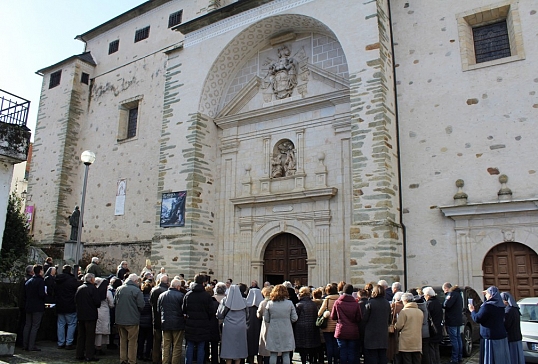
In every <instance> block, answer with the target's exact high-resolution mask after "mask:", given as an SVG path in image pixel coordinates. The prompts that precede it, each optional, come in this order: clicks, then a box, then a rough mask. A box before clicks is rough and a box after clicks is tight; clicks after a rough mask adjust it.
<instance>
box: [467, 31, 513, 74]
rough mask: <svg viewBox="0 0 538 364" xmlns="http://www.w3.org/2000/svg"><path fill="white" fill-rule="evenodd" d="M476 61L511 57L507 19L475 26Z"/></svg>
mask: <svg viewBox="0 0 538 364" xmlns="http://www.w3.org/2000/svg"><path fill="white" fill-rule="evenodd" d="M473 39H474V48H475V56H476V63H481V62H487V61H493V60H495V59H499V58H505V57H510V56H511V53H510V39H509V38H508V28H507V26H506V20H503V21H500V22H497V23H493V24H488V25H483V26H479V27H476V28H473Z"/></svg>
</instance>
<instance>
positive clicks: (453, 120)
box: [392, 0, 538, 288]
mask: <svg viewBox="0 0 538 364" xmlns="http://www.w3.org/2000/svg"><path fill="white" fill-rule="evenodd" d="M505 3H509V2H504V3H502V4H501V3H499V2H498V1H490V0H477V1H472V2H469V1H463V0H461V1H451V2H449V3H448V2H443V1H406V2H396V1H394V2H392V17H393V26H394V29H393V30H394V37H395V39H394V41H395V46H394V49H395V55H394V58H395V63H396V64H397V65H398V66H397V68H396V75H397V92H398V114H399V125H400V143H401V161H402V163H401V166H402V186H401V188H402V194H403V206H402V208H403V212H404V224H405V226H406V231H407V258H408V269H409V281H408V282H409V285H410V286H418V285H430V284H431V285H440V284H442V283H443V282H445V281H452V282H458V281H460V284H461V283H464V282H463V277H459V276H458V264H459V265H461V264H465V262H458V258H457V257H458V255H457V247H456V245H457V243H456V235H455V230H454V227H455V224H454V221H452V220H451V219H449V218H447V217H445V216H444V215H443V213H442V212H441V211H440V209H439V207H440V206H447V205H452V204H454V200H453V196H454V194H455V193H456V192H457V188H456V186H455V182H456V180H457V179H463V180H464V181H465V186H464V188H463V191H464V192H465V193H467V194H468V202H469V203H482V202H491V201H497V199H498V196H497V192H498V191H499V189H500V188H501V184H500V183H499V181H498V178H499V175H500V174H505V175H507V176H508V184H507V186H508V187H509V188H510V189H511V190H512V191H513V198H514V199H529V198H535V197H536V190H535V187H534V186H536V183H537V182H538V181H537V178H538V175H537V173H536V172H537V168H536V158H535V155H534V154H535V153H534V151H535V149H536V147H535V140H536V137H537V136H538V135H537V131H536V130H537V129H536V127H535V125H534V120H535V119H536V117H535V115H536V108H537V107H538V106H537V105H538V103H537V102H538V99H537V98H536V91H537V89H538V83H537V80H538V79H537V78H536V69H537V67H538V60H537V59H538V57H537V56H538V46H537V44H536V41H535V39H534V38H535V34H534V31H533V29H536V28H537V26H538V15H536V11H537V10H538V9H537V7H536V2H534V1H519V2H517V3H516V2H512V4H513V6H514V4H515V5H517V4H518V6H519V16H520V19H521V30H522V36H523V47H524V51H525V55H526V57H525V59H523V60H519V61H514V62H510V63H505V64H499V65H492V66H489V67H484V68H478V69H474V70H468V71H464V69H463V66H462V57H461V54H460V49H461V47H462V44H461V42H460V38H459V32H458V21H457V15H458V14H460V13H463V12H467V11H470V10H473V9H477V8H481V7H484V6H488V7H490V6H491V7H495V6H498V5H499V4H501V5H503V4H505ZM500 235H501V234H499V236H500ZM520 238H521V236H520ZM516 241H517V236H516ZM500 242H502V240H500V241H497V242H490V241H488V242H487V244H488V245H487V246H485V247H480V248H479V247H478V246H475V245H473V244H475V243H476V244H477V243H478V242H475V241H474V240H473V241H472V242H471V251H472V252H475V251H485V252H487V250H489V248H491V247H493V245H495V244H497V243H500ZM488 247H489V248H488ZM483 254H485V253H483ZM483 257H484V256H483V255H482V254H481V256H477V257H474V260H473V264H474V266H473V269H474V270H475V271H481V262H482V260H483ZM478 281H480V279H477V282H478ZM467 283H468V282H467ZM480 284H481V283H480ZM479 288H480V287H479Z"/></svg>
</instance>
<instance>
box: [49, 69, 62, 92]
mask: <svg viewBox="0 0 538 364" xmlns="http://www.w3.org/2000/svg"><path fill="white" fill-rule="evenodd" d="M61 78H62V71H61V70H60V71H56V72H54V73H51V74H50V80H49V88H53V87H56V86H58V85H59V84H60V79H61Z"/></svg>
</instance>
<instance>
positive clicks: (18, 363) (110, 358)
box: [0, 341, 479, 364]
mask: <svg viewBox="0 0 538 364" xmlns="http://www.w3.org/2000/svg"><path fill="white" fill-rule="evenodd" d="M37 346H38V347H39V348H41V351H40V352H35V351H33V352H27V351H23V350H22V349H20V348H16V349H15V355H14V356H12V357H0V364H5V363H10V364H38V363H39V364H40V363H43V364H65V363H78V361H77V360H75V351H74V350H70V351H67V350H59V349H57V348H56V343H54V342H52V341H40V342H38V343H37ZM441 355H442V358H441V362H442V364H445V363H448V362H449V361H450V357H449V355H450V351H447V350H443V351H442V352H441ZM99 358H100V360H99V363H100V364H119V362H120V359H119V358H120V356H119V351H118V350H117V349H116V350H107V353H106V355H104V356H99ZM478 359H479V358H478V350H477V349H475V350H473V355H472V356H471V357H470V358H466V359H465V360H464V363H465V364H478ZM293 361H294V362H296V361H297V362H299V363H300V359H299V356H298V355H297V354H295V356H294V357H293ZM140 363H143V362H140Z"/></svg>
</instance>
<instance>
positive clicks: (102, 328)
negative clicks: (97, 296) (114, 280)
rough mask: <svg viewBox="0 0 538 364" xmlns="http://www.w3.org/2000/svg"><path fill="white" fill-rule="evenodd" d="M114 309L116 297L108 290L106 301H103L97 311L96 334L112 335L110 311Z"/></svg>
mask: <svg viewBox="0 0 538 364" xmlns="http://www.w3.org/2000/svg"><path fill="white" fill-rule="evenodd" d="M112 307H114V297H112V292H110V291H109V290H108V289H107V291H106V300H103V301H101V306H100V307H99V308H98V309H97V315H98V318H97V324H96V325H95V333H96V334H102V335H109V334H110V309H111V308H112Z"/></svg>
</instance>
